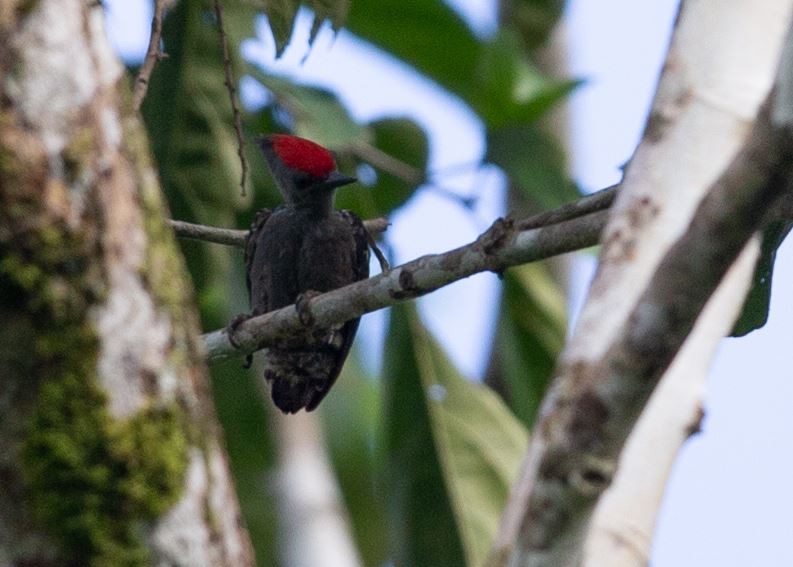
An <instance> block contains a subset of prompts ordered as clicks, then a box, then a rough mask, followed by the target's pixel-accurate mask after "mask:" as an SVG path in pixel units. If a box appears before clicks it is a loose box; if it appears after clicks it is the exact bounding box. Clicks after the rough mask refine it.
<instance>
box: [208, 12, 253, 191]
mask: <svg viewBox="0 0 793 567" xmlns="http://www.w3.org/2000/svg"><path fill="white" fill-rule="evenodd" d="M214 4H215V18H216V19H217V23H218V30H219V31H220V44H221V46H222V47H223V71H224V73H225V75H226V78H225V81H224V84H225V85H226V88H227V89H228V91H229V100H230V101H231V110H232V112H233V113H234V132H235V133H236V134H237V155H238V156H239V157H240V167H241V169H242V173H241V174H240V190H241V194H242V196H243V197H244V196H245V186H246V185H247V182H248V159H247V158H246V157H245V135H244V134H243V132H242V114H241V113H240V105H239V101H238V100H237V83H236V81H235V80H234V71H233V70H232V68H231V56H230V55H229V39H228V35H226V26H225V25H224V24H223V6H222V5H221V4H220V0H214Z"/></svg>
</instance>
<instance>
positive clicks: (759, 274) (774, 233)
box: [730, 221, 793, 337]
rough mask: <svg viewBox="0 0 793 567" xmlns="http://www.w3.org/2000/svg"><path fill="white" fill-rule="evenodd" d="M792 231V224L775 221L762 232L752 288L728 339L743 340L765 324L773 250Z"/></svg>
mask: <svg viewBox="0 0 793 567" xmlns="http://www.w3.org/2000/svg"><path fill="white" fill-rule="evenodd" d="M791 228H793V223H787V222H782V221H779V222H774V223H772V224H770V225H769V226H768V227H767V228H766V229H765V230H764V231H763V245H762V249H761V251H760V259H759V260H758V261H757V266H755V270H754V278H753V281H752V288H751V289H750V290H749V293H748V295H747V296H746V300H745V301H744V304H743V310H742V312H741V316H740V317H739V318H738V321H736V322H735V326H734V327H733V329H732V333H730V336H732V337H742V336H744V335H747V334H749V333H751V332H752V331H754V330H755V329H759V328H760V327H762V326H763V325H765V324H766V321H768V308H769V306H770V304H771V279H772V278H773V275H774V261H775V260H776V251H777V249H778V248H779V246H780V245H781V244H782V242H783V241H784V240H785V237H786V236H787V235H788V233H789V232H790V230H791Z"/></svg>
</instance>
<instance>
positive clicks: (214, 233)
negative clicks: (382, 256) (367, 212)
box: [168, 217, 388, 247]
mask: <svg viewBox="0 0 793 567" xmlns="http://www.w3.org/2000/svg"><path fill="white" fill-rule="evenodd" d="M168 224H169V226H170V227H171V228H172V229H173V230H174V232H175V233H176V236H178V237H179V238H189V239H192V240H203V241H204V242H214V243H216V244H225V245H226V246H239V247H243V246H245V235H246V234H248V231H247V230H239V229H235V228H217V227H214V226H206V225H203V224H194V223H191V222H185V221H178V220H169V221H168ZM363 225H364V226H365V227H366V230H367V231H369V234H371V235H374V236H377V235H379V234H381V233H383V232H385V231H386V229H387V228H388V220H387V219H385V218H382V217H380V218H376V219H371V220H365V221H363Z"/></svg>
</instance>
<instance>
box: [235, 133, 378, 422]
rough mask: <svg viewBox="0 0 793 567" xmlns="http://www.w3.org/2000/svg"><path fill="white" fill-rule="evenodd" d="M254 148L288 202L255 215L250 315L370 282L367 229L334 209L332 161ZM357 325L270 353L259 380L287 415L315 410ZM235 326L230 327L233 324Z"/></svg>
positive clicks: (267, 140) (311, 147) (337, 179)
mask: <svg viewBox="0 0 793 567" xmlns="http://www.w3.org/2000/svg"><path fill="white" fill-rule="evenodd" d="M258 143H259V146H260V147H261V149H262V152H263V153H264V157H265V159H266V160H267V163H268V165H269V166H270V171H271V172H272V174H273V178H274V179H275V183H276V185H277V186H278V189H279V190H280V191H281V194H282V195H283V197H284V200H285V201H286V202H285V204H283V205H281V206H279V207H276V208H275V209H272V210H269V209H263V210H261V211H259V212H258V213H257V214H256V217H255V218H254V221H253V224H252V225H251V229H250V232H249V233H248V236H247V239H246V243H245V265H246V275H247V283H248V295H249V298H250V306H251V311H252V315H260V314H262V313H267V312H268V311H273V310H275V309H279V308H281V307H285V306H287V305H291V304H294V303H297V305H298V310H299V311H300V307H301V303H303V302H304V301H308V300H310V298H311V296H312V295H315V294H317V293H322V292H326V291H330V290H333V289H336V288H339V287H343V286H345V285H347V284H350V283H352V282H355V281H358V280H361V279H364V278H367V277H368V276H369V247H368V238H367V233H366V229H365V228H364V226H363V223H362V222H361V219H359V218H358V217H357V216H356V215H354V214H353V213H351V212H350V211H337V210H335V209H334V208H333V196H334V193H335V192H336V189H337V188H338V187H341V186H342V185H347V184H349V183H353V182H354V181H356V179H355V178H353V177H348V176H346V175H342V174H341V173H339V171H338V170H337V168H336V163H335V161H334V159H333V155H332V154H331V153H330V152H329V151H328V150H326V149H325V148H323V147H322V146H320V145H318V144H315V143H314V142H311V141H309V140H305V139H303V138H298V137H295V136H288V135H284V134H275V135H270V136H266V137H263V138H260V139H259V140H258ZM358 322H359V319H355V320H352V321H347V322H346V323H343V324H341V325H336V326H333V327H331V328H327V329H319V330H316V331H314V332H313V333H312V336H311V338H310V339H309V340H308V341H306V340H305V339H301V340H300V341H299V342H298V341H289V340H287V341H283V342H282V343H279V344H278V345H277V346H274V347H272V348H270V349H269V350H268V351H267V357H266V358H267V360H266V366H265V371H264V378H265V380H266V381H267V382H268V383H269V384H270V386H271V395H272V398H273V402H274V403H275V405H276V406H278V408H279V409H281V411H283V412H284V413H295V412H297V411H299V410H301V409H303V408H305V409H306V411H311V410H313V409H314V408H316V407H317V405H318V404H319V402H321V401H322V399H323V398H324V397H325V395H326V394H327V393H328V390H330V387H331V386H333V383H334V382H335V381H336V378H337V377H338V376H339V372H341V368H342V366H343V365H344V360H345V359H346V358H347V354H348V353H349V352H350V347H351V346H352V341H353V338H354V337H355V332H356V330H357V329H358ZM232 325H234V324H233V323H232Z"/></svg>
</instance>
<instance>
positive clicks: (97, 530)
mask: <svg viewBox="0 0 793 567" xmlns="http://www.w3.org/2000/svg"><path fill="white" fill-rule="evenodd" d="M94 363H95V361H94V360H85V359H83V361H82V362H81V363H79V365H80V366H83V365H84V366H85V367H84V368H79V367H77V368H69V369H65V370H66V371H65V372H64V373H63V374H62V375H61V376H59V377H58V378H57V379H50V380H47V381H46V382H45V383H44V384H42V386H41V391H40V397H39V403H38V406H37V408H36V410H35V412H34V414H33V417H32V424H31V429H30V432H29V435H28V438H27V440H26V442H25V445H24V449H23V455H22V456H23V466H24V472H25V475H26V477H27V478H26V480H27V484H28V487H29V488H30V493H31V497H32V503H33V506H34V511H35V514H36V516H37V517H38V519H39V520H40V521H41V522H42V523H43V524H44V525H45V526H46V527H47V528H48V529H49V531H50V533H52V534H53V535H54V536H56V537H57V538H58V539H59V541H60V542H61V544H62V546H63V549H64V551H65V552H66V554H67V556H68V557H69V558H72V559H74V560H76V561H78V562H79V563H80V564H89V565H95V566H100V565H145V564H146V562H147V549H146V547H145V545H144V543H143V540H142V535H143V533H144V529H145V527H146V524H147V522H149V521H150V520H153V519H154V518H156V517H157V516H158V515H159V514H161V513H163V512H164V511H165V510H167V509H168V508H169V507H170V506H171V505H173V504H174V503H175V502H176V500H177V499H178V497H179V495H180V490H181V487H182V484H183V479H184V473H185V469H186V466H187V440H186V438H185V436H184V430H183V427H182V422H183V419H182V414H181V410H180V409H179V408H178V406H177V405H176V404H173V405H171V406H169V407H165V408H154V407H152V408H149V409H148V410H146V411H142V412H138V413H137V414H135V415H134V416H133V417H132V418H131V419H129V420H126V421H118V420H115V419H113V418H112V417H111V416H110V415H109V414H108V412H107V410H106V399H105V395H104V393H103V392H102V390H101V389H100V388H99V387H98V386H97V385H96V384H95V383H94V381H93V380H92V379H91V378H90V370H91V368H92V367H93V366H94Z"/></svg>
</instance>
